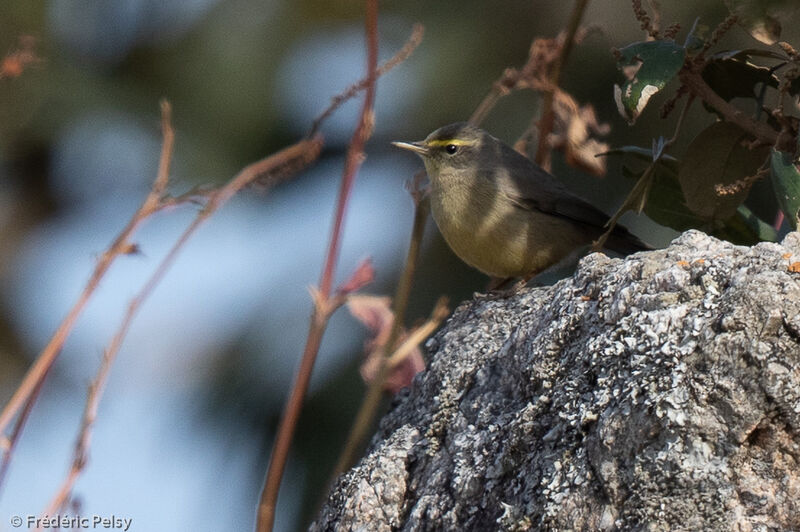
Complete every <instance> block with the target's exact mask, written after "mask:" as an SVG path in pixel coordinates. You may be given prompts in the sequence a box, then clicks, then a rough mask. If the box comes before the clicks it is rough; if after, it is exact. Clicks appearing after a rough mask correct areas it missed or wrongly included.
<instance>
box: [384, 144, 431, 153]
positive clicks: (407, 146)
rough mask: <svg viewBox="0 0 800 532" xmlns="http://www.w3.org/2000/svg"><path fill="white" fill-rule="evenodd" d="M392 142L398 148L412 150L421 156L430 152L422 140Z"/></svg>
mask: <svg viewBox="0 0 800 532" xmlns="http://www.w3.org/2000/svg"><path fill="white" fill-rule="evenodd" d="M392 144H394V145H395V146H397V147H398V148H402V149H404V150H409V151H413V152H414V153H416V154H417V155H420V156H422V157H424V156H426V155H428V154H429V153H430V150H429V149H428V147H427V146H425V144H423V143H422V142H392Z"/></svg>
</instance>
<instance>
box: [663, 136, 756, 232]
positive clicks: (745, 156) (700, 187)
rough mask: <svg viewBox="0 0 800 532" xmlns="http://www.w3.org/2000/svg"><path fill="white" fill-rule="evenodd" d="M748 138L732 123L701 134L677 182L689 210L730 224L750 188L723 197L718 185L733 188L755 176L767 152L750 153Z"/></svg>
mask: <svg viewBox="0 0 800 532" xmlns="http://www.w3.org/2000/svg"><path fill="white" fill-rule="evenodd" d="M747 140H748V136H747V134H746V133H745V132H744V131H742V130H741V129H740V128H739V127H738V126H736V125H734V124H732V123H730V122H716V123H714V124H712V125H711V126H709V127H707V128H706V129H704V130H703V131H701V132H700V134H699V135H697V137H695V139H694V140H693V141H692V143H691V144H690V145H689V148H688V149H687V150H686V156H685V157H684V159H683V162H682V164H681V167H680V171H679V172H678V181H679V182H680V186H681V189H682V190H683V195H684V198H685V199H686V204H687V206H688V207H689V209H690V210H691V211H692V212H694V213H695V214H697V215H698V216H699V217H700V218H702V219H705V220H727V219H728V218H730V217H731V216H733V215H734V214H735V213H736V209H737V207H739V205H741V203H742V202H743V201H744V200H745V198H746V197H747V194H748V192H749V191H750V187H749V186H747V187H746V188H744V189H743V190H741V191H740V192H738V193H736V194H728V195H724V196H720V195H718V194H717V192H716V185H730V184H732V183H735V182H736V181H739V180H741V179H744V178H745V177H748V176H752V175H755V174H756V172H757V171H758V169H759V167H760V166H761V165H762V164H763V163H764V161H765V160H766V158H767V151H766V149H753V150H750V149H748V148H747V146H746V145H745V144H746V142H747Z"/></svg>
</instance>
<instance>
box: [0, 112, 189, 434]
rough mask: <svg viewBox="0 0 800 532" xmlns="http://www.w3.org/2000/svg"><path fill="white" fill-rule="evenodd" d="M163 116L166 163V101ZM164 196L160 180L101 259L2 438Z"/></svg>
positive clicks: (13, 404)
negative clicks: (113, 267)
mask: <svg viewBox="0 0 800 532" xmlns="http://www.w3.org/2000/svg"><path fill="white" fill-rule="evenodd" d="M161 112H162V129H163V135H164V142H163V145H162V149H161V159H162V161H164V160H165V159H168V158H169V157H171V154H172V144H173V140H174V133H173V131H172V127H171V125H170V123H169V114H170V107H169V103H167V102H166V101H163V102H162V103H161ZM165 117H166V118H165ZM164 164H166V165H167V166H168V162H167V163H159V168H161V167H162V166H163V165H164ZM159 177H160V176H159ZM162 193H163V188H162V185H161V184H159V182H158V179H157V180H156V183H155V184H154V185H153V188H152V190H151V191H150V193H149V194H148V195H147V197H146V198H145V200H144V202H143V203H142V205H141V206H140V207H139V209H138V210H137V211H136V213H135V214H134V215H133V217H132V218H131V220H130V221H129V222H128V225H127V226H126V227H125V228H124V229H123V230H122V232H121V233H120V234H119V236H117V238H116V239H115V240H114V242H113V243H112V244H111V246H109V248H108V249H107V250H106V251H105V252H103V254H102V255H101V256H100V258H99V260H98V261H97V264H96V265H95V268H94V272H93V273H92V276H91V277H90V278H89V281H88V283H87V284H86V287H85V288H84V289H83V292H81V294H80V296H79V297H78V300H77V301H76V302H75V304H74V305H73V306H72V308H71V309H70V310H69V312H68V313H67V316H66V317H65V318H64V320H63V321H62V322H61V324H60V325H59V327H58V329H56V332H55V333H54V334H53V336H52V338H51V339H50V341H49V342H48V344H47V345H46V346H45V348H44V349H43V350H42V352H41V353H40V354H39V356H38V357H37V359H36V361H35V362H34V363H33V365H32V366H31V368H30V369H29V370H28V372H27V373H26V374H25V377H23V379H22V382H21V383H20V385H19V386H18V387H17V389H16V390H15V391H14V394H13V395H12V396H11V399H9V401H8V404H6V406H5V408H4V409H3V411H2V413H0V434H2V433H4V432H5V430H6V428H7V427H8V424H9V423H10V422H11V420H12V419H13V418H14V416H15V415H16V414H17V413H18V412H19V409H20V408H21V407H22V405H23V404H24V403H25V401H27V400H28V398H29V397H30V396H31V393H32V392H33V390H34V389H35V388H36V387H37V386H39V383H40V382H41V381H42V380H43V379H44V377H45V375H46V374H47V372H48V371H49V369H50V367H51V366H52V365H53V363H54V362H55V360H56V358H58V354H59V353H60V352H61V348H62V347H63V345H64V342H65V341H66V339H67V336H69V333H70V332H71V331H72V328H73V326H74V325H75V322H76V321H77V320H78V317H79V316H80V315H81V312H82V311H83V308H84V307H85V306H86V303H87V302H88V301H89V299H90V298H91V297H92V294H94V291H95V290H96V289H97V286H98V285H99V284H100V280H101V279H102V278H103V276H104V275H105V274H106V272H107V271H108V269H109V267H110V266H111V264H112V263H113V262H114V259H116V258H117V257H118V256H119V255H124V254H126V253H127V252H128V251H129V250H130V249H131V245H132V244H131V242H130V238H131V236H133V234H134V233H135V232H136V230H137V229H138V228H139V226H140V225H141V223H142V222H143V221H144V220H145V219H146V218H148V217H149V216H150V215H152V214H153V213H154V212H156V211H158V210H159V209H160V208H161V205H160V202H159V200H160V197H161V194H162Z"/></svg>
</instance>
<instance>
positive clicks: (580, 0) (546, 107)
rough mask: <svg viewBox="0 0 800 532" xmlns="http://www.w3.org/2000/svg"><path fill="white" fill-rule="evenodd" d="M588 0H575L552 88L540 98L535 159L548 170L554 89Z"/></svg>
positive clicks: (552, 77) (559, 78)
mask: <svg viewBox="0 0 800 532" xmlns="http://www.w3.org/2000/svg"><path fill="white" fill-rule="evenodd" d="M588 3H589V0H577V1H576V2H575V7H574V8H573V9H572V15H571V16H570V19H569V25H568V26H567V31H566V34H565V36H564V43H563V44H562V45H561V51H560V53H559V55H558V59H556V61H555V63H554V64H553V71H552V73H551V75H550V82H551V83H552V89H551V90H549V91H548V92H545V94H544V98H543V100H542V118H541V120H540V121H539V144H538V146H537V147H536V158H535V161H536V163H537V164H539V165H540V166H541V167H542V168H544V169H545V170H547V171H550V140H549V137H550V133H551V132H552V131H553V126H554V125H555V111H554V110H553V103H554V101H555V91H557V90H559V89H558V84H559V82H560V81H561V71H562V68H563V66H564V64H566V62H567V59H568V58H569V54H570V52H571V51H572V47H573V44H574V43H575V33H576V32H577V31H578V26H580V23H581V19H582V18H583V12H584V11H586V5H587V4H588Z"/></svg>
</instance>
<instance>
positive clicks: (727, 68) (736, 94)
mask: <svg viewBox="0 0 800 532" xmlns="http://www.w3.org/2000/svg"><path fill="white" fill-rule="evenodd" d="M703 79H704V80H705V82H706V83H708V85H709V86H710V87H711V88H712V89H714V92H716V93H717V94H719V95H720V96H721V97H722V98H723V99H724V100H725V101H728V102H729V101H731V100H732V99H733V98H758V92H757V90H756V89H757V88H760V87H758V86H759V85H760V86H761V87H763V86H764V85H768V86H770V87H774V88H778V78H777V76H775V75H774V74H773V73H772V71H771V69H770V68H768V67H762V66H758V65H754V64H753V63H750V62H748V61H747V59H746V56H743V55H741V52H739V53H736V54H734V55H728V54H725V55H715V56H712V57H711V58H710V60H709V61H708V63H707V64H706V66H705V68H704V69H703Z"/></svg>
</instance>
